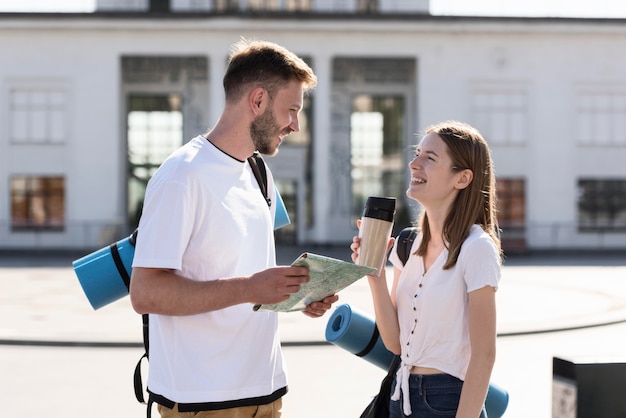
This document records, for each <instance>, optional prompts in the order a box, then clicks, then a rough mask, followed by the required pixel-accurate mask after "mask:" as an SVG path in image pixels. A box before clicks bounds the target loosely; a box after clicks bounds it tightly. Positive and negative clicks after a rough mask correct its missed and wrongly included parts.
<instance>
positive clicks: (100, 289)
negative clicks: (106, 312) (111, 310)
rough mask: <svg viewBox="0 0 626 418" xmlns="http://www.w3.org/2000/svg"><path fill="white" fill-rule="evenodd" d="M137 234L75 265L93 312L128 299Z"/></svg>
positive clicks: (82, 259)
mask: <svg viewBox="0 0 626 418" xmlns="http://www.w3.org/2000/svg"><path fill="white" fill-rule="evenodd" d="M136 237H137V231H135V232H134V233H133V234H132V235H131V236H130V237H128V238H125V239H123V240H120V241H118V242H116V243H113V244H111V245H109V246H108V247H104V248H101V249H99V250H98V251H95V252H93V253H91V254H88V255H86V256H84V257H82V258H79V259H78V260H75V261H74V262H72V266H73V267H74V272H75V273H76V275H77V276H78V281H79V282H80V285H81V286H82V288H83V291H84V292H85V295H86V296H87V299H88V300H89V303H90V304H91V306H92V307H93V308H94V309H98V308H101V307H103V306H105V305H108V304H109V303H111V302H115V301H116V300H118V299H120V298H122V297H124V296H126V295H128V286H129V284H130V274H131V271H132V269H131V266H132V264H133V257H134V256H135V239H136Z"/></svg>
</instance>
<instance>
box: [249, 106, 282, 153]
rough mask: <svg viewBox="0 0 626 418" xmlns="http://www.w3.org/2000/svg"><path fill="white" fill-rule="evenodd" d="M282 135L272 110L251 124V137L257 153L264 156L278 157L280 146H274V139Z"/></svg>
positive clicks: (268, 110)
mask: <svg viewBox="0 0 626 418" xmlns="http://www.w3.org/2000/svg"><path fill="white" fill-rule="evenodd" d="M280 133H281V129H280V128H279V127H278V124H277V123H276V118H274V114H273V113H272V111H271V109H269V108H268V109H267V110H266V111H265V112H263V114H262V115H261V116H259V117H257V118H256V119H254V120H253V121H252V123H251V124H250V137H251V138H252V142H253V143H254V147H255V149H256V150H257V151H259V152H260V153H261V154H264V155H270V156H271V155H276V154H277V153H278V146H277V145H276V146H275V145H273V142H274V139H275V138H277V137H278V136H279V135H280Z"/></svg>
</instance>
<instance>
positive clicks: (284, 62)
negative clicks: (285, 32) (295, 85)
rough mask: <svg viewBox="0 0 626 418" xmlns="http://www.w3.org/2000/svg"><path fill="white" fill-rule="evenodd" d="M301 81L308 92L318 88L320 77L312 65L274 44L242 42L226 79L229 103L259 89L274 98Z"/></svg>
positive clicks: (229, 67)
mask: <svg viewBox="0 0 626 418" xmlns="http://www.w3.org/2000/svg"><path fill="white" fill-rule="evenodd" d="M294 80H295V81H300V82H301V83H302V84H303V85H304V89H305V91H308V90H310V89H312V88H313V87H315V85H316V84H317V77H316V76H315V74H314V73H313V70H312V69H311V67H309V65H308V64H307V63H306V62H304V60H302V58H300V57H298V56H297V55H296V54H294V53H293V52H291V51H289V50H288V49H286V48H284V47H282V46H280V45H277V44H275V43H272V42H266V41H255V40H248V39H245V38H242V39H241V40H240V41H239V42H237V43H236V44H234V45H233V47H232V53H231V55H230V59H229V62H228V68H227V69H226V74H225V75H224V92H225V94H226V101H237V100H239V99H240V98H241V97H242V96H243V94H244V93H245V92H246V91H249V90H251V89H253V88H256V87H262V88H264V89H265V90H267V92H268V94H269V95H270V97H272V98H273V97H274V95H275V93H276V91H277V90H279V89H280V88H282V87H284V86H286V85H287V83H289V82H290V81H294Z"/></svg>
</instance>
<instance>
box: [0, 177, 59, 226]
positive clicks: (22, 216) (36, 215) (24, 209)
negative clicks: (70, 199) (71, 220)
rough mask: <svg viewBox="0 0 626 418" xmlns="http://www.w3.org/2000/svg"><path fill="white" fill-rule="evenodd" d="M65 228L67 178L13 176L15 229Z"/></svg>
mask: <svg viewBox="0 0 626 418" xmlns="http://www.w3.org/2000/svg"><path fill="white" fill-rule="evenodd" d="M64 226H65V179H64V178H63V177H34V176H33V177H18V176H15V177H12V178H11V228H12V230H33V229H47V230H62V229H63V227H64Z"/></svg>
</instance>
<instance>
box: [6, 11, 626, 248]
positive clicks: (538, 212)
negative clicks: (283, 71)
mask: <svg viewBox="0 0 626 418" xmlns="http://www.w3.org/2000/svg"><path fill="white" fill-rule="evenodd" d="M64 19H65V18H64ZM240 36H247V37H253V38H262V39H267V40H271V41H275V42H278V43H281V44H283V45H284V46H286V47H287V48H290V49H292V50H294V51H295V52H297V53H298V54H300V55H307V56H311V57H313V63H314V67H315V65H317V64H318V63H319V65H322V66H324V68H321V70H322V71H320V73H319V74H321V75H323V78H320V80H319V84H320V87H318V90H317V91H316V94H317V96H316V101H317V102H316V112H317V113H318V114H316V115H315V118H316V119H315V121H314V123H316V125H315V128H316V134H317V137H316V138H315V140H316V141H322V144H321V145H320V144H319V143H318V144H316V145H315V147H316V148H317V152H318V156H322V157H323V156H324V150H327V149H328V148H327V142H328V141H332V132H329V131H328V125H329V123H330V121H329V118H330V116H329V115H328V114H326V115H320V114H319V112H320V111H322V110H323V109H328V108H330V106H329V104H330V103H329V101H330V94H331V92H330V91H329V90H328V86H329V84H330V83H329V80H328V79H326V78H327V77H328V76H330V74H329V73H328V65H329V62H330V60H331V59H332V58H333V57H337V56H347V57H350V56H354V57H385V56H393V57H413V58H415V59H416V62H417V67H418V68H417V80H418V81H417V89H416V91H415V92H414V94H415V97H416V103H417V114H416V115H414V117H415V119H416V120H415V122H414V125H415V126H416V127H417V130H423V129H424V128H425V127H426V126H427V125H429V124H431V123H434V122H437V121H440V120H444V119H460V120H465V121H468V122H470V123H472V120H471V118H472V111H471V106H470V105H469V100H470V98H471V94H472V91H474V90H475V89H476V88H477V86H478V87H479V88H485V86H495V87H494V88H502V86H505V87H506V86H508V87H510V86H515V88H516V89H519V90H521V91H524V92H525V94H526V97H527V107H528V111H527V116H528V117H527V121H528V126H527V132H528V134H529V135H528V141H527V142H526V143H525V144H523V145H522V146H506V145H505V146H498V145H494V146H493V147H492V148H493V156H494V161H495V166H496V172H497V174H498V175H501V176H505V177H517V176H518V177H524V178H526V181H527V196H526V200H527V211H526V215H527V223H528V224H529V225H530V226H531V227H532V226H533V225H539V226H543V225H551V224H554V223H566V224H572V225H575V222H576V216H577V214H576V182H577V179H578V178H579V177H581V176H589V177H595V176H600V177H611V176H612V177H624V174H625V173H626V170H624V168H623V167H624V163H623V162H624V161H626V148H625V147H599V148H598V147H595V148H594V147H583V146H580V145H579V144H578V143H577V141H576V140H575V138H577V131H576V129H577V125H576V120H575V117H576V95H577V94H578V93H579V92H580V91H582V90H585V89H587V90H588V89H591V90H594V91H595V90H598V91H608V92H611V91H621V92H626V56H625V55H624V54H623V51H625V50H626V25H623V22H616V23H614V24H609V23H605V24H603V23H597V24H594V23H590V22H589V23H577V22H575V21H574V22H571V23H566V22H563V21H557V20H545V21H536V22H534V23H530V22H524V21H507V22H501V21H499V20H497V19H494V20H471V19H469V20H458V21H455V20H447V19H433V20H423V21H402V20H400V21H397V22H396V21H384V20H383V21H380V22H373V21H363V22H361V21H358V20H349V21H341V20H337V21H325V20H313V19H311V20H304V21H289V20H281V21H280V22H277V21H272V20H242V19H223V20H217V19H213V20H211V19H209V20H202V19H191V18H185V19H180V20H177V19H168V20H154V21H151V20H148V19H131V18H124V19H117V20H116V19H105V18H95V17H85V18H81V17H78V16H77V17H73V18H67V19H66V20H59V19H55V18H54V16H53V15H51V16H50V18H49V19H45V18H36V19H34V18H33V19H25V18H20V19H18V20H15V19H13V20H7V19H3V18H2V17H1V16H0V56H1V57H3V58H2V65H0V86H1V91H2V92H3V93H6V92H7V91H8V89H9V88H10V87H11V86H12V85H14V84H15V83H24V82H25V83H38V82H44V83H45V82H54V83H56V82H58V83H61V84H62V85H65V86H67V90H68V91H69V93H70V97H71V103H70V112H69V114H70V117H71V122H70V125H69V126H70V137H69V140H68V142H67V143H66V144H65V145H63V146H59V147H52V146H20V147H16V146H12V145H9V144H7V141H6V138H7V129H8V128H7V125H8V121H7V117H8V116H7V115H8V109H7V103H6V100H2V101H1V102H0V164H1V166H0V196H3V198H2V199H1V200H0V202H2V203H1V204H0V220H3V221H4V220H8V219H9V218H10V205H9V203H8V202H7V199H6V196H9V190H8V188H7V187H8V178H9V176H10V175H11V174H14V173H22V172H23V173H28V174H40V173H51V172H58V171H61V172H64V173H66V176H67V185H66V186H67V210H66V220H67V222H68V224H72V223H78V224H80V223H83V222H105V223H112V224H114V223H116V222H119V221H121V219H122V218H123V216H124V208H123V207H122V204H123V198H122V197H123V195H124V189H123V187H124V184H125V173H124V167H123V162H124V158H125V156H124V153H125V150H124V149H123V141H122V135H123V124H124V122H123V121H122V120H121V112H120V100H121V98H120V57H121V56H122V55H132V54H136V55H141V54H147V55H157V54H158V55H205V56H208V57H209V66H210V88H211V89H213V90H215V88H216V87H218V86H220V85H221V76H222V74H221V72H222V69H223V62H224V60H225V59H226V56H227V54H228V49H229V46H230V45H231V44H232V43H233V42H235V41H237V40H238V39H239V37H240ZM338 39H341V42H337V40H338ZM316 58H317V60H316ZM218 71H219V72H220V74H216V73H217V72H218ZM215 77H218V79H216V78H215ZM2 96H3V97H6V94H3V95H2ZM210 97H211V100H212V101H211V104H210V110H209V111H208V112H207V115H206V119H207V120H206V125H207V127H208V126H210V125H212V124H213V123H214V122H215V119H216V118H217V117H218V116H219V111H220V109H221V107H222V104H223V95H222V94H221V91H220V92H219V93H218V94H211V95H210ZM320 121H321V123H322V124H321V125H319V124H320ZM479 128H480V126H479ZM410 134H413V133H410ZM487 139H488V140H489V138H487ZM415 141H417V139H415ZM330 157H332V156H330ZM315 176H316V181H317V182H318V187H317V195H316V202H315V207H316V211H317V212H318V213H317V216H316V218H317V219H318V220H323V219H324V211H325V210H327V208H328V207H329V205H330V204H331V202H329V201H327V199H326V196H327V195H328V193H325V188H328V187H332V179H328V178H327V177H326V173H325V172H316V173H315ZM320 181H321V183H319V182H320ZM324 228H325V227H324V225H323V224H318V225H317V226H316V229H315V230H313V231H311V233H310V237H311V238H312V239H313V240H315V241H318V242H327V241H329V240H331V234H332V231H327V230H325V229H324ZM542 228H543V227H542ZM542 228H538V229H537V230H534V229H529V236H528V240H529V244H530V245H531V246H533V247H543V246H545V245H552V244H550V242H551V240H553V236H552V233H551V232H550V230H544V229H542ZM1 231H2V233H1V234H0V247H3V248H6V247H20V246H33V245H42V246H44V245H43V244H41V242H37V241H36V238H35V237H27V236H24V235H23V234H21V235H15V234H9V233H8V231H7V226H6V224H5V225H4V226H2V229H1ZM72 234H75V232H71V231H68V232H66V233H65V235H64V236H61V237H57V238H49V237H48V238H44V239H48V240H49V241H50V242H49V244H50V245H55V246H61V247H67V246H69V247H71V246H72V245H73V243H75V242H76V240H82V239H83V238H82V237H76V236H73V235H72ZM94 234H95V236H94V237H91V238H89V242H87V243H86V244H87V245H99V244H104V243H105V242H101V241H105V240H106V239H108V237H106V236H102V234H100V233H94ZM98 235H101V236H100V237H98ZM344 238H347V237H341V239H344ZM38 239H42V238H41V237H39V238H38ZM564 239H565V240H567V241H568V242H569V243H570V244H571V245H573V246H575V247H576V246H583V245H586V244H588V243H590V242H591V243H594V244H593V245H606V243H607V240H604V241H603V242H601V243H600V242H599V241H598V239H599V238H598V237H585V236H582V237H581V236H579V235H578V234H577V233H574V235H573V236H568V237H567V238H564ZM80 242H81V243H84V242H83V241H80ZM568 242H565V243H559V245H561V244H568ZM608 242H610V245H611V246H614V247H624V246H625V245H626V239H625V237H624V234H621V235H620V234H616V235H614V236H611V237H610V239H609V240H608Z"/></svg>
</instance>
